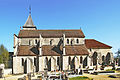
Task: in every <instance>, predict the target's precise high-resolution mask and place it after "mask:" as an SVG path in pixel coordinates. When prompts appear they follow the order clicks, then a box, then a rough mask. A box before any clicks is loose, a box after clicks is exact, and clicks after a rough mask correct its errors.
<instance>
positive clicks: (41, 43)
mask: <svg viewBox="0 0 120 80" xmlns="http://www.w3.org/2000/svg"><path fill="white" fill-rule="evenodd" d="M111 48H112V47H111V46H109V45H107V44H104V43H102V42H99V41H97V40H95V39H85V35H84V33H83V31H82V30H81V29H71V30H39V29H37V27H36V26H35V25H34V23H33V20H32V17H31V13H29V16H28V19H27V21H26V23H25V24H24V25H23V26H22V29H21V30H20V31H19V34H18V35H16V34H14V55H13V74H20V73H23V74H24V73H30V72H33V71H35V72H41V71H44V70H45V69H47V70H48V71H65V70H76V69H79V68H80V69H83V70H86V69H90V68H96V66H97V68H96V70H97V69H100V66H101V65H102V63H103V62H104V63H106V64H111V63H113V53H112V51H111Z"/></svg>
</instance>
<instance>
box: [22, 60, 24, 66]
mask: <svg viewBox="0 0 120 80" xmlns="http://www.w3.org/2000/svg"><path fill="white" fill-rule="evenodd" d="M22 66H24V59H23V58H22Z"/></svg>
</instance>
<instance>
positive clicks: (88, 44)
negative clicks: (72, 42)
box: [85, 39, 112, 49]
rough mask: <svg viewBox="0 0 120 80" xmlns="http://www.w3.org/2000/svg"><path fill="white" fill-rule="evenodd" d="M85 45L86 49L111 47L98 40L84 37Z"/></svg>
mask: <svg viewBox="0 0 120 80" xmlns="http://www.w3.org/2000/svg"><path fill="white" fill-rule="evenodd" d="M85 45H86V47H87V48H88V49H90V48H91V49H111V48H112V47H111V46H109V45H107V44H104V43H102V42H99V41H97V40H95V39H85Z"/></svg>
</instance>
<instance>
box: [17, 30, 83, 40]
mask: <svg viewBox="0 0 120 80" xmlns="http://www.w3.org/2000/svg"><path fill="white" fill-rule="evenodd" d="M40 34H41V35H42V37H44V38H60V37H62V36H63V34H65V37H78V38H84V37H85V35H84V33H83V32H82V30H80V29H78V30H20V32H19V34H18V37H19V38H39V35H40Z"/></svg>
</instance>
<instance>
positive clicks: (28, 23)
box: [23, 5, 36, 28]
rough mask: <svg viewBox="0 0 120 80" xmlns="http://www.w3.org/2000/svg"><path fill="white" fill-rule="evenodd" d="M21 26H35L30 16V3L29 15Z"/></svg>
mask: <svg viewBox="0 0 120 80" xmlns="http://www.w3.org/2000/svg"><path fill="white" fill-rule="evenodd" d="M23 28H36V26H35V25H34V23H33V20H32V17H31V5H30V6H29V16H28V19H27V21H26V23H25V24H24V26H23Z"/></svg>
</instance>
